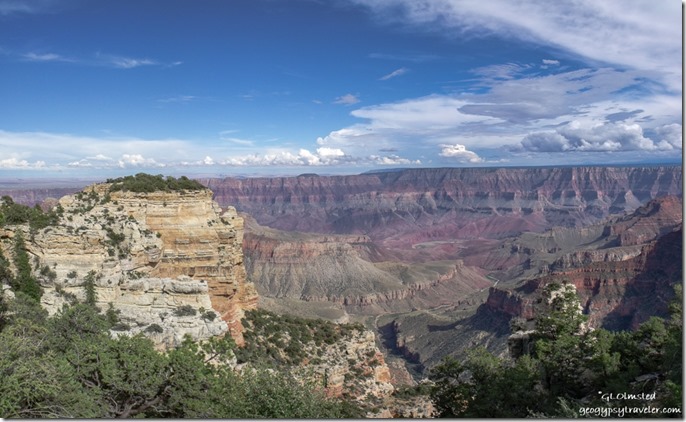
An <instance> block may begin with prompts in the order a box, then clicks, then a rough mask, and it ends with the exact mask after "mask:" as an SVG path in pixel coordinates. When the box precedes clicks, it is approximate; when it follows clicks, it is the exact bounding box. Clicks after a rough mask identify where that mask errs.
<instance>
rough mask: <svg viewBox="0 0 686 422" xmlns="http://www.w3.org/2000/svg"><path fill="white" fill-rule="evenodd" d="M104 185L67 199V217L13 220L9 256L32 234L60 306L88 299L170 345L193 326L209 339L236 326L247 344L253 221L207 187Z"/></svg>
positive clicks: (52, 297)
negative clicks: (244, 322)
mask: <svg viewBox="0 0 686 422" xmlns="http://www.w3.org/2000/svg"><path fill="white" fill-rule="evenodd" d="M112 187H113V185H112V184H108V183H105V184H96V185H92V186H89V187H87V188H86V189H84V190H83V191H82V192H79V193H77V194H74V195H67V196H65V197H63V198H62V199H60V200H59V206H58V208H59V209H60V214H61V217H60V219H59V223H58V224H57V225H51V226H48V227H45V228H43V229H39V230H29V228H28V227H27V226H26V225H24V226H8V227H6V228H4V230H3V231H2V232H1V233H0V237H1V238H2V247H3V249H4V251H5V256H11V253H10V250H11V249H10V248H11V240H12V238H13V237H14V236H15V235H16V234H17V233H16V232H17V231H22V232H24V238H25V239H26V248H27V251H28V253H29V255H30V256H31V257H32V262H33V263H34V267H35V269H36V270H35V273H36V276H37V278H38V279H39V281H40V284H41V286H42V288H43V291H44V293H43V296H42V304H43V306H44V307H45V308H47V309H48V311H49V312H50V313H54V312H56V311H58V310H59V309H61V307H62V305H63V304H65V303H73V302H74V301H75V300H80V299H83V298H84V294H85V292H84V284H85V282H86V280H88V279H91V280H92V281H93V282H94V284H95V291H96V293H97V305H98V306H99V307H100V309H102V310H106V309H108V307H110V306H111V307H113V309H114V310H116V311H118V312H119V313H120V319H121V324H119V326H118V327H115V328H117V331H116V332H115V333H114V334H117V333H127V334H135V333H138V332H144V333H145V334H146V335H148V336H149V337H150V338H152V339H153V341H155V343H156V344H157V345H158V346H160V347H163V348H164V347H170V346H174V345H177V344H178V343H179V342H180V341H181V340H182V339H183V336H184V335H185V334H189V335H190V336H191V337H192V338H193V339H196V340H202V339H206V338H208V337H211V336H216V335H220V334H224V333H226V332H227V331H228V332H229V333H230V334H231V335H232V336H233V337H234V338H235V339H236V341H237V343H239V344H240V343H241V342H242V330H243V328H242V326H241V318H242V316H243V311H244V310H246V309H252V308H254V307H255V306H256V302H257V293H256V291H255V289H254V287H253V285H252V284H251V283H248V282H247V281H246V275H245V269H244V267H243V252H242V246H241V245H242V240H243V220H242V218H240V217H238V216H237V214H236V211H235V209H233V208H230V207H229V208H227V209H226V211H224V212H222V211H221V209H220V208H219V206H218V205H217V203H216V202H214V201H212V192H211V191H209V190H207V189H204V188H203V189H198V190H178V191H154V192H143V193H138V192H132V191H122V190H113V189H112Z"/></svg>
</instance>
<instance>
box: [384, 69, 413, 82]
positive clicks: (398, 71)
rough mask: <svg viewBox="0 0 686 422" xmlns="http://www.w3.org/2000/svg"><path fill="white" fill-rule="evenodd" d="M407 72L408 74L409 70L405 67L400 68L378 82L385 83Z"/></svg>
mask: <svg viewBox="0 0 686 422" xmlns="http://www.w3.org/2000/svg"><path fill="white" fill-rule="evenodd" d="M407 72H409V69H407V68H405V67H401V68H400V69H396V70H394V71H393V72H391V73H389V74H386V75H384V76H382V77H380V78H379V80H380V81H387V80H389V79H391V78H395V77H396V76H400V75H404V74H406V73H407Z"/></svg>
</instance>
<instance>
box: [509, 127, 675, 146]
mask: <svg viewBox="0 0 686 422" xmlns="http://www.w3.org/2000/svg"><path fill="white" fill-rule="evenodd" d="M657 133H658V135H659V136H660V138H659V139H651V138H648V137H646V136H644V133H643V129H642V128H641V126H640V125H638V124H636V123H633V124H627V123H623V122H619V123H606V124H596V125H593V126H585V125H582V124H580V123H579V122H577V121H573V122H571V123H569V124H566V125H564V126H562V127H560V128H558V129H557V130H555V131H549V132H536V133H531V134H529V135H527V136H525V137H524V139H522V142H521V147H522V148H523V149H524V150H526V151H535V152H565V151H590V152H611V151H656V150H671V149H673V148H681V145H680V142H679V143H677V144H675V143H674V141H675V140H676V139H677V135H678V137H679V138H680V137H681V125H678V124H676V125H668V126H663V127H662V128H660V129H658V130H657Z"/></svg>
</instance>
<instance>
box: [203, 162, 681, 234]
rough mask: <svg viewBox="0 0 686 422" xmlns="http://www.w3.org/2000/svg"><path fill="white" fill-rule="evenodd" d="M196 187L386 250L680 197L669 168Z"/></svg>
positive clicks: (396, 175) (264, 216)
mask: <svg viewBox="0 0 686 422" xmlns="http://www.w3.org/2000/svg"><path fill="white" fill-rule="evenodd" d="M201 182H202V183H203V184H204V185H206V186H208V187H209V188H210V189H212V191H213V192H214V193H215V199H216V200H217V202H219V204H222V205H224V204H231V205H234V206H236V208H237V209H238V210H239V211H243V212H246V213H249V214H251V215H252V216H253V217H254V218H255V219H256V220H257V222H258V223H260V224H262V225H266V226H269V227H274V228H278V229H283V230H289V231H306V232H318V233H340V234H365V235H368V236H370V237H371V238H372V239H373V240H376V241H383V242H384V243H385V244H387V245H389V246H393V247H395V248H402V247H403V244H407V243H416V242H421V241H427V240H432V239H433V240H436V239H444V238H460V239H469V238H479V237H482V238H483V237H490V238H493V237H496V238H499V237H504V236H509V235H513V234H517V233H520V232H523V231H542V230H544V229H547V228H550V227H552V226H567V227H578V226H582V225H588V224H591V223H596V222H598V221H600V220H602V219H604V218H606V217H607V216H608V215H610V214H616V213H622V212H625V211H632V210H634V209H635V208H637V207H639V206H640V205H641V204H644V203H646V202H647V201H649V200H650V199H652V198H655V197H658V196H663V195H681V194H682V189H681V187H682V170H681V167H678V166H662V167H562V168H481V169H461V168H435V169H410V170H399V171H390V172H384V173H370V174H361V175H357V176H317V175H302V176H298V177H275V178H246V179H239V178H225V179H202V180H201Z"/></svg>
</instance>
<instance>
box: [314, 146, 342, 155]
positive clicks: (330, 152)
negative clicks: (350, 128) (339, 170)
mask: <svg viewBox="0 0 686 422" xmlns="http://www.w3.org/2000/svg"><path fill="white" fill-rule="evenodd" d="M317 154H319V155H320V156H322V157H343V156H345V153H344V152H343V150H341V149H338V148H327V147H322V148H317Z"/></svg>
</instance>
